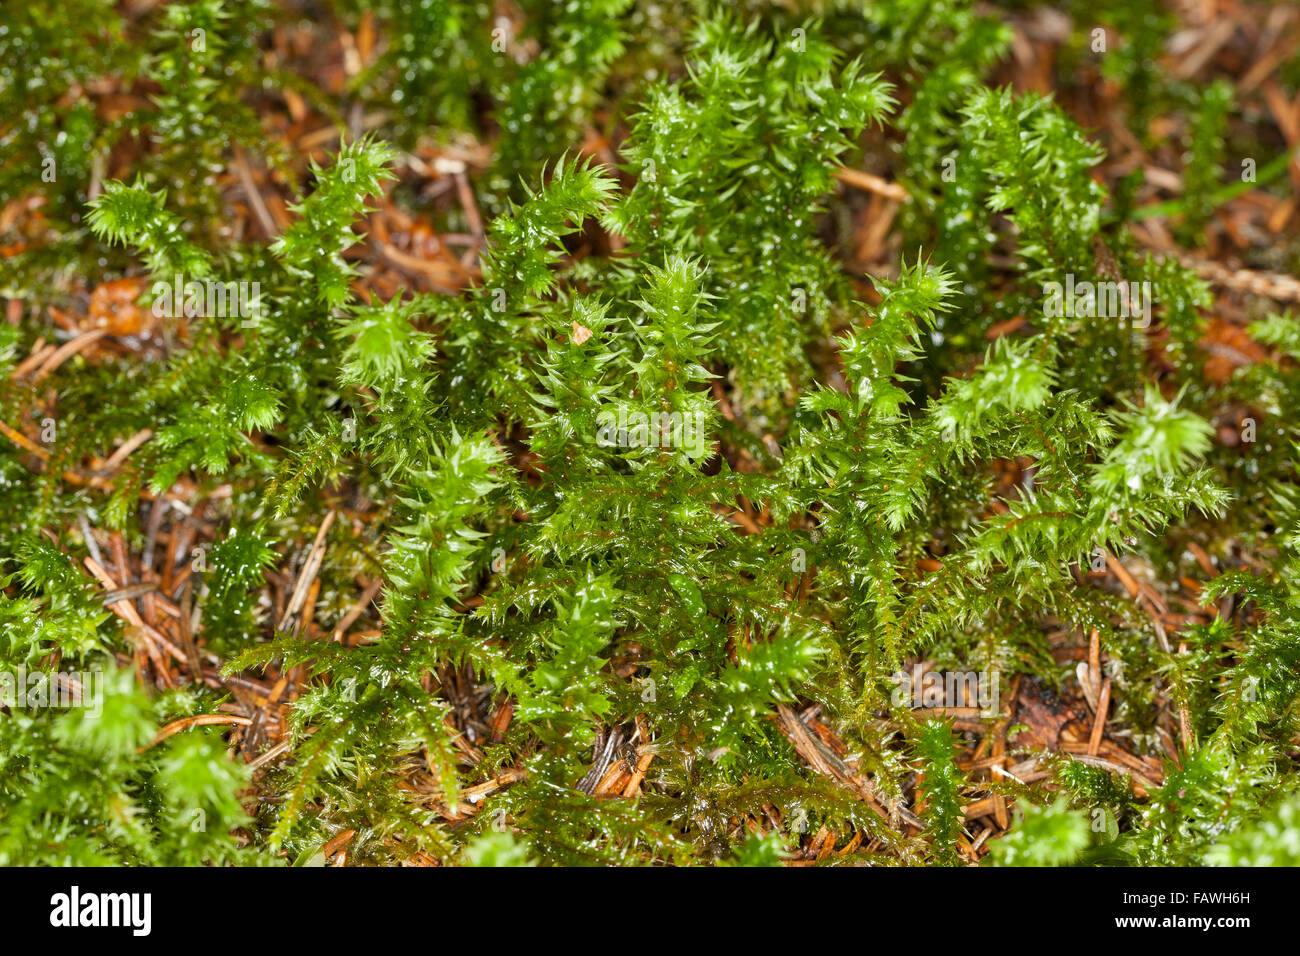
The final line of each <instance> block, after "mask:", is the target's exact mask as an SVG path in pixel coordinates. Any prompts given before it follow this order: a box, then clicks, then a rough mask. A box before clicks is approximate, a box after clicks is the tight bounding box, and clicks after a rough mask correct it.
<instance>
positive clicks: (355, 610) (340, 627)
mask: <svg viewBox="0 0 1300 956" xmlns="http://www.w3.org/2000/svg"><path fill="white" fill-rule="evenodd" d="M383 586H384V579H383V578H376V579H375V580H374V581H371V582H370V585H369V586H368V587H367V588H366V589H365V590H364V591H362V592H361V597H359V598H357V600H356V603H354V604H353V605H352V607H350V608H348V613H346V614H344V615H343V617H342V619H341V620H340V621H339V622H338V624H337V625H335V627H334V633H333V635H331V637H330V640H331V641H333V642H334V643H335V644H342V643H343V637H344V635H345V634H347V632H348V628H350V627H351V626H352V625H353V624H355V623H356V622H357V618H359V617H360V616H361V615H362V614H364V613H365V612H366V608H368V607H370V602H371V601H373V600H374V599H375V595H377V594H378V593H379V589H380V588H382V587H383Z"/></svg>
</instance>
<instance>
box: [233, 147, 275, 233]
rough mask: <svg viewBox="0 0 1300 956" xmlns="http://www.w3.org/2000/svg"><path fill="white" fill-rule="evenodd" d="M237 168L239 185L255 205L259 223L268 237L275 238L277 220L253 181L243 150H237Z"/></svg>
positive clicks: (235, 162) (234, 163)
mask: <svg viewBox="0 0 1300 956" xmlns="http://www.w3.org/2000/svg"><path fill="white" fill-rule="evenodd" d="M231 165H233V166H234V168H235V175H236V176H238V177H239V185H240V186H241V187H243V190H244V195H245V196H247V197H248V203H249V205H250V206H252V207H253V213H254V215H256V216H257V221H258V224H259V225H261V227H262V231H263V232H264V233H265V234H266V238H267V239H274V238H275V235H276V228H275V220H274V219H272V218H271V212H270V210H269V209H267V208H266V201H265V200H264V199H262V193H261V191H260V190H259V189H258V188H257V184H256V183H254V182H253V173H252V170H250V169H249V168H248V163H247V162H246V161H245V160H244V154H243V152H242V151H241V150H239V149H236V150H235V161H234V162H233V163H232V164H231Z"/></svg>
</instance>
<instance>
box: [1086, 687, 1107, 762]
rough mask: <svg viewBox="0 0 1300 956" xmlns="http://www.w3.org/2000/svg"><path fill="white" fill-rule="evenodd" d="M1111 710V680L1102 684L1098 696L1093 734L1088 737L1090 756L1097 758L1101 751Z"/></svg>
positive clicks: (1093, 721) (1093, 720)
mask: <svg viewBox="0 0 1300 956" xmlns="http://www.w3.org/2000/svg"><path fill="white" fill-rule="evenodd" d="M1109 710H1110V678H1109V677H1107V678H1106V679H1105V680H1104V681H1102V684H1101V690H1100V691H1099V692H1098V694H1097V713H1096V715H1095V716H1094V717H1093V719H1092V734H1091V735H1090V736H1089V737H1088V756H1089V757H1095V756H1097V751H1098V750H1100V749H1101V735H1102V733H1103V732H1104V731H1105V729H1106V713H1107V712H1108V711H1109Z"/></svg>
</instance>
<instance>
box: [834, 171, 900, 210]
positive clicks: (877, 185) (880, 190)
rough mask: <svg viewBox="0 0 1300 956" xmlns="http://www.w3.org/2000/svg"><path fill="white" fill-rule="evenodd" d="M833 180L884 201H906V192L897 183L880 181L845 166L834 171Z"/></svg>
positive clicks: (877, 178)
mask: <svg viewBox="0 0 1300 956" xmlns="http://www.w3.org/2000/svg"><path fill="white" fill-rule="evenodd" d="M835 178H836V179H838V180H839V181H840V182H842V183H847V184H848V185H850V186H856V187H857V188H858V189H865V190H866V191H867V192H869V193H875V194H876V195H877V196H884V197H885V198H886V199H892V200H894V201H895V202H904V201H905V200H906V199H907V190H906V189H904V188H903V187H902V186H900V185H898V183H891V182H890V181H889V180H887V179H881V178H880V177H879V176H873V175H872V174H871V173H867V172H863V171H862V170H860V169H849V168H848V167H847V166H841V167H840V168H839V169H837V170H835Z"/></svg>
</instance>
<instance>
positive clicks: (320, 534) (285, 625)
mask: <svg viewBox="0 0 1300 956" xmlns="http://www.w3.org/2000/svg"><path fill="white" fill-rule="evenodd" d="M336 516H337V512H335V511H332V510H331V511H329V512H328V513H327V514H326V515H325V519H324V520H323V521H321V523H320V530H319V531H317V532H316V540H315V541H314V542H312V546H311V551H310V552H308V554H307V560H306V561H305V562H304V563H303V566H302V571H301V572H299V574H298V580H297V581H296V582H294V587H293V593H292V595H291V596H290V597H289V603H288V604H287V605H286V606H285V609H284V614H283V615H281V617H280V623H279V626H278V627H277V628H276V629H277V630H280V631H287V630H289V627H290V625H291V624H293V622H294V618H296V617H297V616H298V614H299V612H301V611H302V609H303V606H304V605H305V604H306V603H307V593H308V591H309V590H310V589H311V585H312V582H313V581H315V580H316V575H317V574H319V573H320V566H321V563H322V562H323V561H324V560H325V535H326V534H327V533H328V532H329V530H330V528H331V527H332V526H333V524H334V519H335V517H336Z"/></svg>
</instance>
